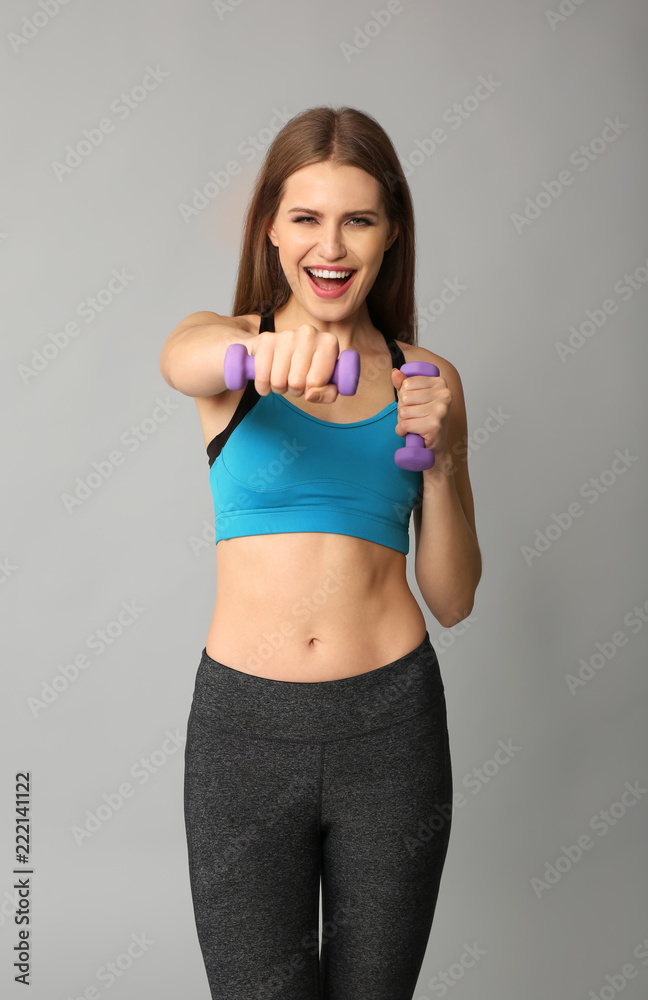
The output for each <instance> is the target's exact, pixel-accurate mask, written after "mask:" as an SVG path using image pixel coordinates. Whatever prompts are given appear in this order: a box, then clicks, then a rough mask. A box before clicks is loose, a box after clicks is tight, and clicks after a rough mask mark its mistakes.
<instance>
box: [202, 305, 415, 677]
mask: <svg viewBox="0 0 648 1000" xmlns="http://www.w3.org/2000/svg"><path fill="white" fill-rule="evenodd" d="M236 318H237V320H240V321H242V322H244V324H245V327H246V328H247V329H248V330H249V331H250V333H258V331H259V316H257V315H255V314H251V315H249V316H239V317H236ZM396 343H397V344H398V346H399V347H400V348H401V350H402V351H403V354H404V356H405V360H406V361H412V360H414V354H415V352H416V348H413V347H412V346H411V345H408V344H403V343H402V342H400V341H397V342H396ZM391 369H392V360H391V355H390V352H389V348H388V346H387V343H386V341H384V340H383V343H382V344H381V343H380V342H379V341H377V342H376V352H375V354H374V355H373V356H366V355H364V354H363V355H362V358H361V376H360V383H359V385H358V391H357V393H356V395H355V396H338V397H337V399H336V400H335V402H334V403H330V404H317V403H307V402H306V401H305V400H304V398H303V396H299V397H295V396H288V399H289V400H290V403H291V405H293V406H297V407H299V408H300V409H301V410H303V411H304V412H306V413H310V414H311V415H313V416H316V417H319V419H320V420H331V421H335V422H337V423H350V422H352V421H355V420H364V419H366V418H367V417H371V416H373V415H374V414H376V413H378V412H379V411H380V410H382V409H383V408H384V407H385V406H386V405H387V404H388V403H389V402H392V401H393V400H394V388H393V383H392V381H391ZM243 392H244V389H239V390H230V389H226V390H225V391H224V392H222V393H219V394H218V395H216V396H210V397H205V398H196V405H197V407H198V413H199V416H200V420H201V424H202V429H203V436H204V439H205V446H207V445H208V444H209V442H210V441H211V440H212V439H213V438H214V437H215V436H216V435H217V434H219V433H220V432H221V431H223V430H224V429H225V428H226V427H227V425H228V424H229V422H230V420H231V419H232V417H233V415H234V412H235V410H236V408H237V406H238V402H239V400H240V398H241V396H242V395H243ZM396 446H397V444H395V447H396ZM216 572H217V593H216V603H215V607H214V613H213V616H212V620H211V623H210V626H209V629H208V632H207V639H206V643H205V647H206V650H207V653H208V655H209V656H211V657H212V659H214V660H217V661H218V662H220V663H224V664H226V665H227V666H229V667H233V668H234V669H236V670H241V671H243V672H245V673H251V674H257V675H258V676H263V677H270V678H274V679H275V680H288V681H301V682H304V681H306V682H308V681H311V682H315V681H326V680H336V679H339V678H343V677H350V676H353V675H355V674H360V673H364V672H365V671H367V670H372V669H374V668H376V667H379V666H381V665H383V664H385V663H390V662H391V661H392V660H396V659H399V657H401V656H404V655H405V653H408V652H410V651H411V650H412V649H415V648H416V646H418V645H419V644H420V643H421V642H422V641H423V639H424V638H425V631H426V625H425V618H424V617H423V613H422V612H421V609H420V607H419V605H418V603H417V601H416V600H415V598H414V596H413V594H412V592H411V590H410V589H409V586H408V583H407V578H406V557H405V555H404V553H402V552H399V551H397V550H396V549H393V548H389V547H387V546H385V545H379V544H377V543H376V542H371V541H368V540H365V539H363V538H356V537H354V536H351V535H341V534H340V535H338V534H333V533H328V532H293V533H283V534H269V535H252V536H243V537H238V538H228V539H221V540H220V541H219V542H218V544H217V545H216Z"/></svg>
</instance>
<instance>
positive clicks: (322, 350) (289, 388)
mask: <svg viewBox="0 0 648 1000" xmlns="http://www.w3.org/2000/svg"><path fill="white" fill-rule="evenodd" d="M246 347H247V348H248V351H249V353H250V354H252V355H254V387H255V389H256V391H257V392H258V393H259V395H260V396H267V395H268V394H269V393H270V392H276V393H279V395H281V396H284V395H286V394H288V395H291V396H303V397H304V399H305V400H306V402H307V403H311V402H313V403H315V402H320V403H332V402H334V400H336V399H337V396H338V389H337V386H336V385H335V384H334V383H333V382H330V381H329V380H330V378H331V376H332V375H333V370H334V368H335V363H336V361H337V359H338V357H339V354H340V345H339V343H338V339H337V337H336V336H335V334H334V333H330V332H328V331H322V330H316V329H315V327H314V326H310V325H309V324H306V323H305V324H304V325H303V326H300V327H297V329H296V330H281V331H279V332H278V333H277V332H276V331H272V330H264V332H263V333H260V334H258V335H257V336H256V337H253V338H252V339H251V340H249V341H248V342H247V344H246ZM317 394H319V397H320V398H319V399H315V398H314V396H315V395H317Z"/></svg>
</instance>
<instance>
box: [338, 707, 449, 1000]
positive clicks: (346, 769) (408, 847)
mask: <svg viewBox="0 0 648 1000" xmlns="http://www.w3.org/2000/svg"><path fill="white" fill-rule="evenodd" d="M387 714H388V713H387ZM379 723H380V719H379V717H378V718H377V719H376V726H377V727H379ZM451 822H452V768H451V760H450V747H449V741H448V730H447V723H446V704H445V698H444V695H443V694H441V696H440V697H439V698H438V699H437V700H436V701H435V702H434V704H433V705H432V706H431V707H429V708H428V709H427V710H426V711H424V712H422V713H421V714H419V715H417V716H415V717H413V718H410V719H406V720H404V721H401V722H398V723H397V724H396V725H393V726H387V727H385V728H383V729H381V728H375V729H373V730H372V731H371V732H369V733H366V734H364V735H362V736H359V737H353V738H350V739H345V740H337V741H335V740H333V741H331V742H329V743H327V744H325V749H324V763H323V784H322V803H321V835H322V866H323V867H322V916H323V927H322V969H321V972H322V988H323V993H322V996H323V1000H347V998H348V997H353V998H354V1000H411V998H412V996H413V995H414V990H415V987H416V982H417V979H418V976H419V972H420V969H421V965H422V963H423V958H424V955H425V950H426V947H427V943H428V939H429V934H430V929H431V926H432V921H433V917H434V912H435V907H436V901H437V895H438V891H439V884H440V880H441V874H442V871H443V866H444V862H445V857H446V853H447V848H448V841H449V836H450V828H451Z"/></svg>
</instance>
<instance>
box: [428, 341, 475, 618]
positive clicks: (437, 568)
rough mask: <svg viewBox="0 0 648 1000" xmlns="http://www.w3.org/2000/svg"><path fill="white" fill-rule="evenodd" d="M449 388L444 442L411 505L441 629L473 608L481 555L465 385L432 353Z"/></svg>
mask: <svg viewBox="0 0 648 1000" xmlns="http://www.w3.org/2000/svg"><path fill="white" fill-rule="evenodd" d="M422 353H424V354H429V357H426V358H424V357H421V360H433V358H434V363H435V364H437V365H438V367H439V370H440V373H441V374H442V375H443V377H444V379H445V380H446V382H447V384H448V388H449V389H450V391H451V393H452V402H451V404H450V412H449V417H448V435H447V439H446V447H445V448H444V450H443V451H442V452H439V451H438V450H435V463H434V465H433V466H432V468H431V469H425V470H424V471H423V492H422V501H421V502H420V505H419V506H418V507H415V508H414V511H413V517H414V531H415V537H416V556H415V575H416V582H417V583H418V586H419V589H420V591H421V594H422V596H423V599H424V601H425V603H426V604H427V606H428V608H429V609H430V611H431V612H432V614H433V615H434V617H435V618H436V619H437V621H438V622H439V624H440V625H443V627H444V628H451V627H452V626H453V625H456V624H457V623H458V622H460V621H462V619H464V618H466V617H467V616H468V615H469V614H470V612H471V611H472V607H473V603H474V599H475V591H476V590H477V584H478V583H479V580H480V578H481V573H482V560H481V552H480V549H479V543H478V541H477V532H476V530H475V509H474V503H473V495H472V489H471V486H470V478H469V475H468V454H467V453H468V428H467V420H466V404H465V400H464V394H463V387H462V384H461V379H460V377H459V373H458V371H457V369H456V368H455V367H454V366H453V365H451V364H450V362H448V361H445V360H444V359H441V358H438V356H436V355H434V356H432V354H431V352H427V351H422Z"/></svg>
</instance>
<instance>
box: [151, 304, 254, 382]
mask: <svg viewBox="0 0 648 1000" xmlns="http://www.w3.org/2000/svg"><path fill="white" fill-rule="evenodd" d="M255 336H256V334H253V333H251V332H250V330H249V329H248V327H247V324H246V321H245V320H244V319H243V318H242V317H239V316H219V315H218V313H214V312H197V313H192V314H191V316H187V318H186V319H183V320H182V322H180V323H178V325H177V326H176V328H175V330H173V331H172V332H171V333H170V334H169V336H168V337H167V339H166V340H165V342H164V345H163V347H162V353H161V354H160V372H161V374H162V377H163V379H164V381H165V382H168V384H169V385H170V386H171V388H172V389H177V390H178V392H181V393H183V394H184V395H185V396H215V395H217V394H218V393H219V392H224V391H225V389H226V385H225V379H224V377H223V365H224V362H225V352H226V350H227V348H228V347H229V345H230V344H241V343H244V342H245V341H246V340H250V339H252V337H255Z"/></svg>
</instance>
